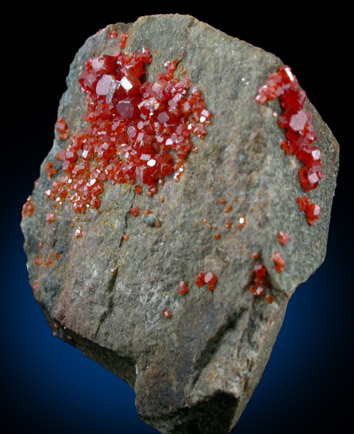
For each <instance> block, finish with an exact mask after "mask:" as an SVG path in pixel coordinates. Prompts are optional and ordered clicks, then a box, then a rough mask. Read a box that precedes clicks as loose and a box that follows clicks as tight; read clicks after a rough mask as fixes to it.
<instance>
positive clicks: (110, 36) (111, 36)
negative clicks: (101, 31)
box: [108, 30, 118, 39]
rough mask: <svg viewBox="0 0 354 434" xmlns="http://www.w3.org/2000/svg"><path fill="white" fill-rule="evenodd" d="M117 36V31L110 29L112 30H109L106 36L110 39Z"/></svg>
mask: <svg viewBox="0 0 354 434" xmlns="http://www.w3.org/2000/svg"><path fill="white" fill-rule="evenodd" d="M117 36H118V33H117V31H116V30H112V31H111V32H109V34H108V37H109V38H110V39H116V38H117Z"/></svg>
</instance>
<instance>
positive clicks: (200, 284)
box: [197, 273, 205, 288]
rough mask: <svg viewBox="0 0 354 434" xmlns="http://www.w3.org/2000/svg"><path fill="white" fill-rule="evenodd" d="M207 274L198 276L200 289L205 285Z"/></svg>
mask: <svg viewBox="0 0 354 434" xmlns="http://www.w3.org/2000/svg"><path fill="white" fill-rule="evenodd" d="M204 278H205V273H198V274H197V286H198V288H201V287H202V286H204V285H205V280H204Z"/></svg>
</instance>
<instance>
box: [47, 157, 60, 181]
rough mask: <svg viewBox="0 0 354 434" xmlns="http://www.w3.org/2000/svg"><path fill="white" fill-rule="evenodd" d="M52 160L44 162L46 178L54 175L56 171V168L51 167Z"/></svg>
mask: <svg viewBox="0 0 354 434" xmlns="http://www.w3.org/2000/svg"><path fill="white" fill-rule="evenodd" d="M53 165H54V162H53V161H50V162H49V163H48V164H46V166H45V171H46V172H47V178H48V179H51V178H52V176H54V175H56V174H57V173H58V172H57V170H56V169H54V167H53Z"/></svg>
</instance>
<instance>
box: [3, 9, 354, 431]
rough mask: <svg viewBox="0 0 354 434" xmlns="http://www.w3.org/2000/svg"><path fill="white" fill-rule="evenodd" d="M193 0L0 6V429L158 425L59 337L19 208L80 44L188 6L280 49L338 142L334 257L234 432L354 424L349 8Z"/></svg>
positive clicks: (312, 282)
mask: <svg viewBox="0 0 354 434" xmlns="http://www.w3.org/2000/svg"><path fill="white" fill-rule="evenodd" d="M187 4H188V3H187ZM193 4H194V6H191V5H188V6H184V5H183V4H182V3H178V4H177V2H175V3H173V4H167V3H165V4H164V6H158V5H157V4H156V3H155V2H154V4H152V3H151V4H139V3H136V4H135V3H133V2H124V1H123V2H122V1H121V2H108V3H107V4H106V3H103V2H99V3H98V4H95V3H90V5H88V4H84V3H83V2H79V3H77V4H76V3H74V2H70V3H63V2H61V3H53V4H52V3H50V4H49V3H43V2H41V3H40V4H36V3H33V2H32V3H30V4H29V5H27V6H19V5H18V7H17V6H16V7H15V6H12V5H10V6H9V7H8V9H7V11H6V12H5V11H2V17H3V19H2V24H3V25H2V29H1V42H2V47H1V56H2V60H1V70H2V73H1V106H2V111H1V117H0V125H1V130H0V131H1V136H2V137H1V154H0V161H1V171H0V172H1V173H0V176H1V189H2V190H1V196H0V198H1V199H0V200H1V226H0V227H1V242H2V248H1V249H0V251H1V262H0V263H1V276H2V277H1V280H0V282H1V297H2V298H1V302H0V306H1V315H0V333H1V335H0V337H1V341H0V342H1V356H0V360H1V362H0V363H1V370H0V372H1V377H2V378H1V383H0V384H1V391H2V398H3V402H2V404H1V407H0V432H1V433H2V432H3V433H6V434H15V433H16V434H17V433H31V432H34V431H35V432H36V433H37V434H44V433H52V434H57V433H61V432H65V433H66V434H72V433H76V434H81V433H87V434H93V433H102V434H111V433H112V434H113V433H119V434H120V433H122V434H123V433H124V434H125V433H154V432H156V431H155V430H153V429H152V428H150V427H148V426H146V425H145V424H143V423H142V422H141V421H139V419H138V418H137V415H136V412H135V409H134V394H133V392H132V391H131V390H130V389H129V388H128V386H126V385H125V384H124V383H123V382H122V381H120V380H119V379H117V378H115V377H114V376H113V375H112V374H110V373H108V372H106V371H105V370H104V369H103V368H101V367H100V366H98V365H97V364H95V363H94V362H92V361H90V360H88V359H86V358H84V357H83V356H82V355H81V353H80V352H79V351H78V350H75V349H73V348H71V347H70V346H68V345H65V344H63V343H62V342H61V341H59V340H58V339H54V338H53V337H52V336H51V331H50V329H49V327H48V326H47V325H46V322H45V319H44V317H43V315H42V313H41V310H40V308H39V306H38V305H37V304H36V302H35V301H34V299H33V297H32V294H31V289H30V287H29V286H28V283H27V275H26V268H25V263H26V259H25V255H24V253H23V251H22V244H23V238H22V234H21V232H20V229H19V222H20V212H21V207H22V204H23V203H24V202H25V200H26V198H27V196H28V195H29V194H30V193H31V191H32V187H33V182H34V180H35V179H36V178H37V177H38V175H39V166H40V163H41V162H42V160H43V159H44V157H45V156H46V154H47V153H48V151H49V149H50V147H51V145H52V140H53V129H54V124H55V121H56V118H57V107H58V102H59V99H60V97H61V95H62V93H63V92H64V91H65V87H66V85H65V77H66V75H67V73H68V68H69V65H70V63H71V61H72V60H73V57H74V55H75V53H76V51H77V50H78V48H79V47H80V46H81V45H82V44H83V43H84V41H85V39H86V38H87V37H89V36H91V35H92V34H94V33H96V32H97V31H98V30H99V29H101V28H103V27H105V26H106V25H107V24H111V23H115V22H119V21H120V22H133V21H135V20H136V18H138V17H139V16H141V15H148V14H155V13H182V14H183V13H188V14H191V15H194V16H195V17H196V18H198V19H199V20H201V21H205V22H207V23H208V24H210V25H212V26H214V27H216V28H218V29H220V30H222V31H224V32H225V33H227V34H229V35H231V36H235V37H238V38H240V39H243V40H246V41H247V42H250V43H252V44H253V45H256V46H259V47H261V48H263V49H265V50H267V51H270V52H272V53H274V54H276V55H277V56H278V57H280V58H281V59H282V60H283V62H284V63H286V64H288V65H290V66H291V68H292V71H293V72H294V73H295V75H296V76H297V78H298V80H299V83H300V85H301V86H302V88H303V89H304V90H305V91H306V92H307V95H308V98H309V99H310V100H311V102H312V103H313V104H314V105H315V107H316V108H317V110H318V111H319V113H320V114H321V116H322V117H323V119H324V120H325V122H326V123H327V124H328V125H329V127H330V129H331V130H332V132H333V134H334V136H335V137H336V138H337V140H338V142H339V143H340V146H341V165H340V172H339V178H338V187H337V190H336V196H335V199H334V205H333V212H332V221H331V227H330V233H329V243H328V252H327V257H326V260H325V262H324V264H323V265H322V266H321V267H320V269H319V270H318V271H317V272H316V273H315V274H314V275H313V276H312V277H311V278H310V279H309V281H308V282H306V283H305V284H304V285H302V286H301V287H300V288H299V289H298V291H297V292H296V294H295V295H294V297H293V299H292V300H291V301H290V303H289V308H288V312H287V315H286V319H285V322H284V326H283V329H282V330H281V332H280V335H279V338H278V341H277V343H276V345H275V348H274V351H273V354H272V356H271V359H270V361H269V363H268V365H267V368H266V370H265V373H264V376H263V377H262V380H261V382H260V384H259V386H258V387H257V389H256V392H255V394H254V395H253V397H252V399H251V401H250V403H249V405H248V406H247V408H246V410H245V412H244V413H243V415H242V417H241V419H240V422H239V424H238V425H237V427H236V428H235V430H234V431H233V432H235V433H237V434H251V433H252V434H253V433H260V432H261V433H262V434H270V433H272V434H277V433H282V434H295V433H296V434H297V433H305V434H307V433H311V434H316V433H321V434H327V433H333V432H346V431H347V429H348V428H347V427H348V426H351V419H352V415H351V412H352V411H353V395H352V394H353V354H352V350H353V319H352V318H353V312H352V306H353V273H352V272H353V270H354V267H353V259H354V255H353V241H354V240H353V229H352V225H353V179H352V176H353V173H354V171H353V169H352V164H353V163H352V161H353V160H352V157H351V148H352V146H353V138H352V134H351V133H350V131H351V126H352V125H353V124H354V122H353V119H352V117H353V109H352V102H353V99H354V98H353V95H354V89H353V67H352V43H353V37H352V28H351V23H350V17H351V15H352V14H351V12H350V11H349V9H348V8H347V7H344V6H341V3H340V2H333V3H329V2H327V3H326V4H327V6H321V7H314V6H313V5H312V4H310V2H307V3H305V4H302V3H299V2H297V3H294V2H284V1H283V2H281V3H275V2H262V6H259V5H256V4H254V3H252V4H249V6H247V5H245V4H243V3H241V2H234V3H231V2H230V3H227V5H226V4H224V3H223V2H221V1H219V2H211V3H207V2H204V3H193ZM43 5H44V6H43ZM233 5H234V6H233ZM74 7H75V8H76V9H73V8H74ZM233 7H234V8H233Z"/></svg>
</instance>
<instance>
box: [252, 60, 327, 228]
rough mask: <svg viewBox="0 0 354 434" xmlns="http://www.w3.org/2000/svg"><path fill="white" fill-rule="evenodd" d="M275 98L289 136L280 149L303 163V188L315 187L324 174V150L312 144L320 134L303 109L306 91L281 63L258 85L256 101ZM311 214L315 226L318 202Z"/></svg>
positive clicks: (300, 175)
mask: <svg viewBox="0 0 354 434" xmlns="http://www.w3.org/2000/svg"><path fill="white" fill-rule="evenodd" d="M276 98H279V100H280V106H281V108H282V109H283V113H282V115H281V116H280V117H279V118H278V124H279V127H280V128H283V129H285V130H286V134H285V136H286V139H285V140H284V141H283V142H282V144H281V148H282V149H283V150H284V151H285V152H286V154H287V155H295V156H296V157H297V159H298V160H299V161H300V162H301V163H302V166H301V168H300V170H299V172H298V177H299V181H300V184H301V186H302V189H303V190H304V191H305V192H307V191H310V190H313V189H315V188H316V187H317V186H318V183H319V182H320V181H321V179H323V177H324V174H323V171H322V163H321V152H320V150H319V148H318V147H316V146H313V143H314V142H315V141H316V140H317V137H316V134H315V132H314V129H313V126H312V115H311V113H309V112H306V111H305V110H304V104H305V101H306V93H305V91H304V90H303V89H301V87H300V86H299V83H298V80H297V79H296V77H295V75H294V74H293V73H292V72H291V69H290V68H289V66H281V67H280V68H279V70H278V71H277V72H275V73H274V74H271V75H270V77H269V81H268V82H267V83H266V84H265V85H263V86H262V87H260V88H259V90H258V94H257V96H256V101H257V102H258V103H259V104H264V103H265V102H266V101H268V100H274V99H276ZM307 199H309V198H307ZM300 209H301V210H302V211H305V212H306V209H305V207H304V206H303V207H301V206H300ZM306 214H307V213H306ZM310 214H311V215H310V217H309V216H308V215H307V221H308V223H309V225H312V224H313V223H314V221H315V220H317V219H318V218H319V215H320V206H319V205H316V214H312V213H311V212H310Z"/></svg>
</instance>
